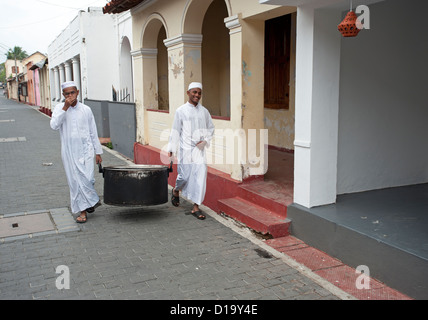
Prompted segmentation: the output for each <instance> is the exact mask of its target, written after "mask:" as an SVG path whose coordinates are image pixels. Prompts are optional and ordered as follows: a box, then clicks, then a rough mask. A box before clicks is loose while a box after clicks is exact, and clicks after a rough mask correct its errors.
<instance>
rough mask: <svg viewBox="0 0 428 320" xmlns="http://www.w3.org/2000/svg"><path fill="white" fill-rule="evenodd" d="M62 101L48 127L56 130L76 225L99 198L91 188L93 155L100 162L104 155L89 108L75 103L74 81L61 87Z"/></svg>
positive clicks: (76, 92)
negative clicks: (63, 100)
mask: <svg viewBox="0 0 428 320" xmlns="http://www.w3.org/2000/svg"><path fill="white" fill-rule="evenodd" d="M61 88H62V94H63V95H64V98H65V102H63V103H60V104H58V105H56V106H55V109H54V112H53V114H52V119H51V121H50V125H51V128H52V129H54V130H59V132H60V137H61V157H62V161H63V164H64V169H65V173H66V176H67V181H68V185H69V187H70V202H71V211H72V212H73V213H79V212H80V215H79V216H78V217H77V219H76V222H78V223H84V222H86V221H87V212H93V211H94V207H96V206H97V205H99V204H100V203H99V200H100V198H99V197H98V194H97V192H96V191H95V188H94V183H95V179H94V156H95V154H96V163H101V161H102V159H101V154H102V153H103V150H102V147H101V144H100V141H99V139H98V133H97V127H96V125H95V120H94V115H93V113H92V110H91V108H89V107H88V106H87V105H84V104H83V103H80V102H79V101H78V100H77V97H78V95H79V90H77V86H76V83H75V82H73V81H68V82H64V83H62V84H61Z"/></svg>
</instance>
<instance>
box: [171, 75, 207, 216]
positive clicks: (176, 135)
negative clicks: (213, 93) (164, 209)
mask: <svg viewBox="0 0 428 320" xmlns="http://www.w3.org/2000/svg"><path fill="white" fill-rule="evenodd" d="M187 96H188V97H189V100H188V102H186V103H185V104H184V105H182V106H181V107H179V108H178V109H177V111H176V113H175V116H174V122H173V126H172V130H171V135H170V138H169V143H168V155H169V157H172V156H173V154H174V153H176V151H177V149H178V145H179V146H180V149H179V152H178V155H177V159H178V164H177V172H178V175H177V180H176V182H175V188H173V190H172V197H171V202H172V204H173V205H174V206H178V205H179V203H180V201H179V192H180V191H181V192H182V195H183V196H184V197H185V198H187V199H189V200H190V201H192V202H193V203H194V204H193V209H192V211H191V213H192V214H193V215H194V216H195V217H197V218H198V219H205V216H204V214H203V213H202V212H201V211H200V210H199V206H200V205H201V204H202V202H203V201H204V198H205V191H206V181H207V164H206V156H205V148H206V147H209V144H210V142H211V140H212V137H213V135H214V124H213V122H212V119H211V115H210V113H209V111H208V110H207V109H206V108H205V107H203V106H202V105H201V104H200V103H199V100H200V99H201V96H202V84H200V83H198V82H192V83H191V84H190V85H189V88H188V91H187Z"/></svg>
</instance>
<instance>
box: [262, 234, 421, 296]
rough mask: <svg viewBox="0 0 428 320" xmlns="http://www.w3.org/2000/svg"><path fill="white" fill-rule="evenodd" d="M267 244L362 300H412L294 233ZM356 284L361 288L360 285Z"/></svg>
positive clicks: (269, 241)
mask: <svg viewBox="0 0 428 320" xmlns="http://www.w3.org/2000/svg"><path fill="white" fill-rule="evenodd" d="M265 243H266V244H267V245H269V246H271V247H272V248H274V249H276V250H277V251H279V252H282V253H284V254H285V255H287V256H289V257H290V258H292V259H294V260H296V261H297V262H298V263H300V264H303V265H304V266H306V267H308V268H309V269H311V270H312V271H313V272H314V273H316V274H317V275H319V276H321V277H322V278H324V279H325V280H327V281H328V282H330V283H331V284H333V285H335V286H336V287H338V288H340V289H341V290H343V291H345V292H347V293H349V294H350V295H352V296H353V297H355V298H357V299H359V300H413V299H412V298H410V297H408V296H406V295H405V294H402V293H400V292H398V291H397V290H395V289H392V288H389V287H388V286H386V285H385V284H383V283H382V282H380V281H378V280H376V279H374V278H371V277H369V278H368V280H367V279H365V280H363V278H361V273H359V272H357V271H356V270H355V269H354V268H351V267H349V266H347V265H345V264H343V263H342V262H341V261H340V260H338V259H335V258H333V257H331V256H329V255H328V254H326V253H324V252H322V251H320V250H318V249H315V248H313V247H310V246H308V245H307V244H306V243H304V242H303V241H301V240H299V239H297V238H295V237H293V236H286V237H281V238H275V239H270V240H267V241H266V242H265ZM357 283H359V284H360V285H361V287H362V288H361V289H358V288H357Z"/></svg>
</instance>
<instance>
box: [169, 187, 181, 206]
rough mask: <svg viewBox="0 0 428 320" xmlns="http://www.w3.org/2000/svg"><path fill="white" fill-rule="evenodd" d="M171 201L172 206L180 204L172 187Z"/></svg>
mask: <svg viewBox="0 0 428 320" xmlns="http://www.w3.org/2000/svg"><path fill="white" fill-rule="evenodd" d="M171 203H172V205H173V206H174V207H178V206H179V205H180V197H176V196H175V195H174V189H172V193H171Z"/></svg>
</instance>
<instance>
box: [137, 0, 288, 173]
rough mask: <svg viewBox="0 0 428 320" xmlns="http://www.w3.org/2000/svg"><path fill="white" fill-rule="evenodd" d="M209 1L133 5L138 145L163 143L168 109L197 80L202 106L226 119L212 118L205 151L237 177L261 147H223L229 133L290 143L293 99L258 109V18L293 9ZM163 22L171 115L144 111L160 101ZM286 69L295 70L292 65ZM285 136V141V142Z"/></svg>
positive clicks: (241, 0) (246, 0) (253, 164)
mask: <svg viewBox="0 0 428 320" xmlns="http://www.w3.org/2000/svg"><path fill="white" fill-rule="evenodd" d="M215 1H216V2H214V4H213V5H212V6H211V7H210V5H211V4H212V3H213V0H174V1H169V0H158V1H156V2H154V3H152V4H151V5H149V6H144V5H143V6H142V7H138V6H137V7H136V8H134V9H132V10H131V14H132V17H133V34H134V39H133V47H134V48H138V49H136V50H134V52H133V59H134V84H135V100H136V105H137V142H140V143H142V144H150V145H151V146H154V147H157V148H159V149H163V148H165V145H166V143H167V141H166V137H167V136H168V134H167V133H168V130H169V129H170V128H171V125H172V121H173V117H174V112H175V110H176V109H177V108H178V107H179V106H180V105H182V104H183V103H184V102H185V101H186V100H187V95H186V90H187V86H188V84H189V83H190V82H192V81H200V82H202V83H203V85H204V90H203V97H202V104H203V105H205V104H206V107H207V109H209V110H210V111H211V113H212V114H213V115H220V116H223V117H230V118H228V119H214V125H215V126H216V134H215V138H214V141H213V143H212V146H211V149H210V150H208V154H207V155H208V158H209V159H208V162H209V164H210V165H211V166H213V167H215V168H217V169H219V170H221V171H223V172H226V173H229V174H230V175H231V176H232V178H235V179H238V180H242V179H244V178H246V177H248V175H250V174H254V172H256V171H257V170H256V171H251V170H252V168H253V169H254V168H257V166H259V161H260V159H258V157H259V156H260V155H261V154H260V151H259V150H261V149H263V146H261V147H260V141H258V142H257V144H255V145H247V141H246V139H244V140H242V141H241V142H239V143H245V144H246V145H245V146H244V148H242V147H243V146H239V147H238V146H237V145H236V144H237V143H238V142H235V145H232V146H231V145H226V143H225V141H226V140H227V136H231V135H234V136H235V137H238V136H241V137H244V138H245V137H248V133H249V131H248V130H249V129H254V130H257V132H261V130H262V129H264V128H265V127H266V128H269V139H272V141H271V140H269V144H274V145H277V146H280V147H286V148H292V140H293V138H292V136H293V134H294V104H293V108H291V106H290V109H289V110H287V112H283V111H273V110H268V111H265V110H264V106H263V105H264V21H265V20H267V19H271V18H274V17H277V16H280V15H284V14H288V13H290V12H293V11H295V10H296V9H295V8H292V7H281V6H271V5H261V4H259V2H258V0H221V1H220V0H215ZM208 9H209V16H206V15H205V13H206V11H207V10H208ZM222 16H226V19H223V18H222ZM204 25H205V27H204ZM162 26H163V27H164V28H165V30H166V38H167V39H166V40H165V41H164V43H165V45H166V46H167V54H168V70H169V72H168V90H169V95H168V101H169V112H159V111H147V109H157V108H158V106H159V101H158V100H159V95H158V93H159V92H158V80H159V79H160V78H163V77H164V75H163V74H162V73H163V71H162V67H159V66H158V59H161V54H159V55H158V54H157V52H158V51H159V50H158V49H159V48H160V44H159V42H158V34H159V30H161V27H162ZM217 28H218V30H217ZM220 33H221V34H222V35H220V36H218V35H219V34H220ZM204 41H205V42H204ZM291 69H293V71H294V67H292V68H291ZM158 72H159V74H158ZM159 77H160V78H159ZM292 79H294V75H293V77H292ZM205 85H206V86H205ZM290 91H291V92H292V91H294V88H293V90H290ZM161 95H163V96H165V93H164V92H161ZM293 97H294V95H293ZM292 99H293V101H294V98H292ZM265 118H266V121H265ZM265 124H266V125H265ZM283 126H285V127H286V128H287V129H286V131H284V130H285V129H284V128H283ZM287 130H288V131H287ZM235 140H236V141H240V140H239V139H238V138H236V139H235ZM288 140H289V141H288ZM284 141H288V142H286V144H285V145H284V144H283V143H284ZM290 141H291V142H290ZM261 143H262V144H264V143H266V141H264V142H263V141H262V142H261ZM238 150H241V154H240V155H238V152H239V151H238ZM232 152H233V153H234V154H236V157H238V156H241V158H243V159H244V160H245V161H244V163H239V162H238V161H234V162H233V163H228V162H227V161H226V156H227V155H228V154H229V155H230V154H231V153H232ZM251 172H253V173H251Z"/></svg>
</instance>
